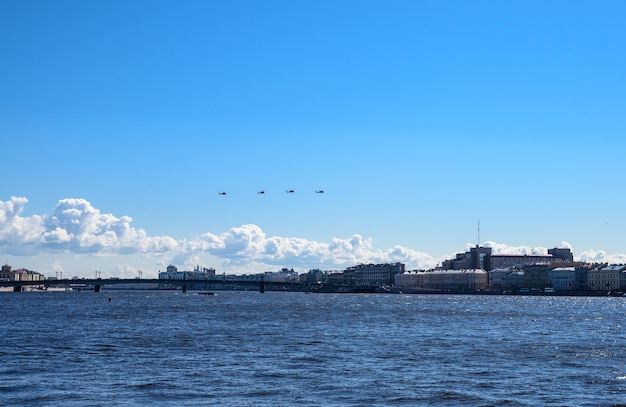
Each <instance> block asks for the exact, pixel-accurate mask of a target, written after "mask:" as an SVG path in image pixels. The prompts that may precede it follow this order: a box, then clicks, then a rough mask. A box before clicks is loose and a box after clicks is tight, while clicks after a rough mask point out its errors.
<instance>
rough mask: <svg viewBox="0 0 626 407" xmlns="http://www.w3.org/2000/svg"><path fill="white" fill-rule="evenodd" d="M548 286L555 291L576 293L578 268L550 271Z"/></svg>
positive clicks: (560, 268) (562, 268)
mask: <svg viewBox="0 0 626 407" xmlns="http://www.w3.org/2000/svg"><path fill="white" fill-rule="evenodd" d="M548 284H549V286H550V287H552V289H554V291H574V290H575V288H576V268H575V267H557V268H554V269H552V270H548Z"/></svg>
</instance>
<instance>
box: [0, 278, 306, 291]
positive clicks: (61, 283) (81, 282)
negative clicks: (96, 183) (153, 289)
mask: <svg viewBox="0 0 626 407" xmlns="http://www.w3.org/2000/svg"><path fill="white" fill-rule="evenodd" d="M122 284H125V285H131V284H132V285H139V284H152V285H155V284H158V285H159V288H160V289H167V288H170V289H171V288H173V289H182V291H183V292H187V290H188V289H199V290H201V289H231V290H242V289H255V290H259V291H260V292H264V291H265V289H266V288H267V289H268V290H271V291H309V290H312V289H314V288H315V287H317V286H318V285H317V284H303V283H288V282H275V281H264V279H261V280H239V279H229V278H216V279H210V280H195V279H194V280H176V279H156V278H147V279H139V278H81V279H54V280H41V281H2V282H0V287H13V291H15V292H20V291H24V289H25V288H26V287H28V286H37V287H41V286H43V287H46V288H48V287H67V288H71V287H74V288H79V287H85V288H87V287H89V289H91V287H93V290H94V291H95V292H100V291H101V290H102V287H104V286H108V287H111V286H116V285H122Z"/></svg>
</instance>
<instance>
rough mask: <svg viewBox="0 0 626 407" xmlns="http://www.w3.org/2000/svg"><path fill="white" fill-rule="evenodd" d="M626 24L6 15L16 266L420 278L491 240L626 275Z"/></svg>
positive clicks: (294, 14) (293, 11)
mask: <svg viewBox="0 0 626 407" xmlns="http://www.w3.org/2000/svg"><path fill="white" fill-rule="evenodd" d="M625 12H626V5H625V4H623V3H622V2H619V1H600V2H599V3H594V4H593V5H591V4H589V3H588V2H582V1H572V2H554V3H550V4H545V2H540V1H527V2H520V3H507V4H504V3H499V2H495V1H478V2H472V3H467V2H462V1H452V2H447V3H445V4H439V3H431V2H420V1H403V0H400V1H394V2H379V1H345V2H339V3H337V2H329V1H319V2H314V3H293V2H284V1H267V2H261V3H259V2H253V1H229V2H221V1H215V2H203V1H191V0H190V1H185V2H182V3H181V2H170V1H163V2H132V3H127V2H121V1H108V2H103V3H90V2H87V3H86V2H80V1H66V2H61V3H50V2H42V1H27V2H22V1H4V2H2V4H0V49H2V51H3V55H4V58H3V59H4V60H5V63H3V64H2V65H0V77H1V78H3V79H2V92H0V136H1V140H2V141H1V144H0V145H1V148H2V170H0V185H2V192H3V194H2V196H0V260H1V261H3V262H4V261H6V262H9V263H10V264H12V265H13V266H14V267H16V268H18V267H24V268H28V269H33V270H36V271H40V272H43V273H45V274H46V275H54V273H55V272H57V271H60V270H62V271H64V272H65V273H67V274H70V275H78V276H85V277H90V276H92V275H93V273H94V271H95V270H100V271H101V272H102V276H103V277H104V276H128V277H131V276H133V277H134V276H136V275H137V272H138V270H142V271H143V273H144V276H149V275H153V276H155V275H156V273H158V271H159V270H161V271H163V270H164V269H165V267H166V266H167V265H168V264H175V265H177V266H179V267H185V268H187V267H188V268H190V269H191V268H193V266H195V265H196V264H200V265H202V266H207V267H213V268H215V269H216V270H218V271H220V272H221V271H224V272H227V273H231V272H235V273H251V272H261V271H271V270H278V269H280V268H282V267H289V268H291V267H294V268H296V269H297V270H298V271H306V270H307V269H308V268H309V267H310V268H326V269H333V268H335V267H336V268H342V267H344V266H349V265H354V264H358V263H370V262H374V263H377V262H387V261H391V262H395V261H402V262H405V263H406V264H407V269H417V268H429V267H434V266H436V265H437V264H438V263H440V262H441V261H442V260H445V259H447V258H450V257H451V256H453V255H454V254H455V253H457V252H463V251H465V250H466V249H467V247H468V246H473V245H475V244H477V243H479V244H481V245H489V246H490V247H494V252H499V253H520V254H523V253H526V252H531V251H533V250H534V251H539V252H540V251H543V250H546V249H548V248H554V247H570V248H571V249H572V251H573V253H574V258H575V260H583V261H598V262H609V263H624V262H626V244H625V243H626V217H624V214H623V212H624V210H623V202H624V200H625V198H626V192H625V191H624V188H623V186H622V184H623V179H624V178H625V176H626V170H625V169H624V166H623V164H622V161H623V156H624V152H626V137H624V133H625V130H626V121H625V120H626V118H625V117H624V114H623V112H624V111H626V106H625V105H626V102H625V101H624V98H623V94H624V93H625V92H624V91H626V81H625V80H624V78H623V72H624V71H625V70H626V56H624V55H623V53H620V52H619V49H621V46H622V44H623V43H624V40H626V31H625V30H624V29H623V22H622V21H621V18H620V17H621V16H623V15H624V13H625ZM289 190H293V191H294V192H293V193H286V191H289ZM320 190H324V193H315V191H320ZM259 191H264V192H265V193H263V194H259V193H258V192H259ZM220 192H226V195H219V193H220ZM478 220H480V229H481V232H480V238H479V237H478V235H477V221H478Z"/></svg>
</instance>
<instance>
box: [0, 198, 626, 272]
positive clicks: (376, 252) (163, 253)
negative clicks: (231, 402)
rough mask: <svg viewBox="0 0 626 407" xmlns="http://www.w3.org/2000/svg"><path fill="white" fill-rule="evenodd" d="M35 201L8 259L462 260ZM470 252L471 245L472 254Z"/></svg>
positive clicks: (297, 264)
mask: <svg viewBox="0 0 626 407" xmlns="http://www.w3.org/2000/svg"><path fill="white" fill-rule="evenodd" d="M27 203H28V199H26V198H23V197H11V198H10V199H9V200H8V201H5V202H3V201H0V250H1V251H2V252H4V253H5V254H10V255H16V256H36V255H39V254H41V253H49V254H54V253H70V254H79V255H89V256H100V257H102V256H114V255H130V254H135V255H137V254H138V255H143V256H147V257H154V258H155V259H156V263H158V264H164V263H169V262H172V263H173V264H178V265H183V264H184V265H189V264H197V263H198V259H200V258H201V257H202V256H203V255H206V254H209V255H211V256H214V257H216V258H218V259H219V260H220V261H221V262H222V264H221V265H220V266H219V267H220V268H221V269H225V270H228V272H237V271H256V272H258V271H263V270H273V269H277V268H282V267H290V268H291V267H293V268H296V269H300V270H308V269H311V268H321V269H325V270H332V269H340V268H345V267H347V266H351V265H355V264H359V263H384V262H396V261H399V262H403V263H405V264H406V266H407V269H427V268H431V267H434V266H436V265H437V264H439V263H440V262H441V261H442V260H444V259H447V258H451V257H452V256H453V255H454V254H450V255H449V256H445V257H444V258H434V257H433V256H431V255H429V254H427V253H423V252H419V251H416V250H413V249H410V248H407V247H403V246H395V247H392V248H389V249H386V250H381V249H377V248H375V247H374V245H373V242H372V239H371V238H364V237H362V236H360V235H358V234H354V235H352V236H350V237H348V238H337V237H335V238H333V239H332V240H331V241H330V242H317V241H312V240H307V239H304V238H299V237H282V236H267V235H266V233H265V232H264V231H263V230H262V229H261V228H260V227H259V226H257V225H253V224H245V225H241V226H239V227H233V228H231V229H230V230H228V231H226V232H224V233H220V234H215V233H210V232H208V233H204V234H202V235H200V236H198V237H195V238H191V239H185V240H176V239H174V238H172V237H169V236H149V235H148V233H147V232H146V231H145V230H143V229H138V228H134V227H132V225H131V224H132V218H130V217H129V216H122V217H116V216H114V215H112V214H105V213H101V212H100V211H99V210H98V209H96V208H94V207H93V206H92V205H91V203H89V202H88V201H87V200H85V199H79V198H68V199H62V200H60V201H59V202H58V203H57V205H56V206H55V207H54V209H53V211H52V213H51V214H49V215H33V216H29V217H24V216H21V214H22V213H23V211H24V208H25V206H26V205H27ZM483 245H484V246H488V247H491V248H492V249H493V252H494V253H507V254H543V253H547V249H546V248H544V247H525V246H507V245H505V244H500V243H496V242H491V241H489V242H485V243H484V244H483ZM470 246H471V245H470V244H468V245H466V249H469V247H470ZM560 247H570V248H571V246H570V245H569V244H568V243H567V242H562V243H561V245H560ZM576 260H579V261H586V262H609V263H626V255H624V254H613V255H611V254H607V253H606V252H604V251H585V252H583V253H581V254H580V255H579V256H577V258H576ZM58 266H59V265H57V267H58ZM215 266H217V265H215ZM220 271H222V270H220Z"/></svg>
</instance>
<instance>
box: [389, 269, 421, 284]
mask: <svg viewBox="0 0 626 407" xmlns="http://www.w3.org/2000/svg"><path fill="white" fill-rule="evenodd" d="M424 275H425V271H424V270H420V271H407V272H405V273H402V274H396V275H395V277H394V283H395V285H396V286H397V287H413V288H424V287H425V283H424Z"/></svg>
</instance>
